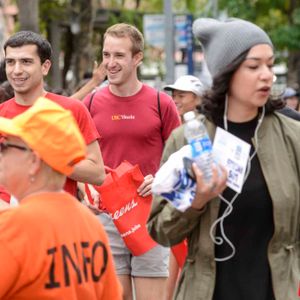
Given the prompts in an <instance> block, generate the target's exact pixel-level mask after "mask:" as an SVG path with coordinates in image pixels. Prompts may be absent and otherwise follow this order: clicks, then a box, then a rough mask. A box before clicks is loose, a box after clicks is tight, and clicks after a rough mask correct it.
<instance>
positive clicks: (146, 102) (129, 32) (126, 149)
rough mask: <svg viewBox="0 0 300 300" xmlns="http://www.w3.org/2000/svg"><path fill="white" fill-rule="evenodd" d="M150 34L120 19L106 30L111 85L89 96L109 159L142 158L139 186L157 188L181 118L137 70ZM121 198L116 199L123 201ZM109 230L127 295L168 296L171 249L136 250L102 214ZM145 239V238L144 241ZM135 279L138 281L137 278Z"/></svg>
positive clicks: (112, 162)
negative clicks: (167, 147) (154, 184)
mask: <svg viewBox="0 0 300 300" xmlns="http://www.w3.org/2000/svg"><path fill="white" fill-rule="evenodd" d="M143 46H144V39H143V36H142V34H141V33H140V32H139V30H138V29H137V28H135V27H134V26H131V25H129V24H123V23H121V24H115V25H113V26H111V27H109V28H108V29H107V31H106V33H105V35H104V44H103V52H102V55H103V62H102V64H103V65H104V68H105V70H106V74H107V78H108V81H109V85H108V86H107V87H104V88H102V89H100V90H97V92H96V93H95V94H94V97H93V98H92V97H91V95H89V96H87V97H86V98H85V99H84V103H85V104H86V106H87V107H89V110H90V113H91V115H92V117H93V120H94V121H95V124H96V127H97V129H98V132H100V133H101V138H100V140H99V142H100V145H101V150H102V154H103V159H104V162H105V165H106V166H108V167H110V168H116V167H117V166H119V165H120V163H122V161H124V160H126V161H129V162H130V163H131V164H133V165H135V164H138V165H139V167H140V169H141V171H142V173H143V175H144V176H145V177H144V182H143V183H142V184H141V185H140V186H139V188H138V189H137V192H138V194H139V196H141V197H147V196H148V195H150V194H151V185H152V181H153V176H154V174H155V173H156V171H157V170H158V168H159V164H160V159H161V154H162V151H163V147H164V142H165V141H166V140H167V138H168V137H169V135H170V133H171V132H172V130H173V129H174V128H176V127H177V126H178V125H179V124H180V120H179V115H178V113H177V110H176V106H175V104H174V102H173V100H172V98H171V97H169V96H168V95H167V94H165V93H161V92H160V93H159V94H158V92H157V90H156V89H154V88H152V87H150V86H148V85H146V84H143V83H142V82H141V81H140V80H139V79H138V76H137V69H138V66H139V65H140V64H141V62H142V59H143ZM118 200H119V199H115V202H118ZM100 219H101V222H102V223H103V224H104V226H105V230H106V232H107V233H108V236H109V239H110V244H111V247H112V252H113V256H114V261H115V266H116V270H117V274H118V276H119V279H120V281H121V283H122V286H123V291H124V296H123V299H124V300H129V299H132V298H133V295H132V294H133V293H132V291H133V289H134V292H135V296H136V298H137V299H148V300H153V299H155V300H156V299H163V298H164V293H165V290H166V278H167V276H168V255H169V249H167V248H164V247H162V246H160V245H156V246H155V247H153V248H152V249H150V250H149V251H147V252H146V253H144V254H142V255H139V256H134V255H132V253H131V252H130V250H129V249H128V248H127V247H126V245H125V244H124V242H123V240H122V237H121V235H120V233H119V232H118V231H117V229H116V227H115V226H114V223H113V220H112V218H111V217H110V216H109V215H107V214H104V213H102V214H100ZM140 243H143V241H140ZM132 282H133V284H132Z"/></svg>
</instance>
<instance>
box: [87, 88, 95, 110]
mask: <svg viewBox="0 0 300 300" xmlns="http://www.w3.org/2000/svg"><path fill="white" fill-rule="evenodd" d="M96 92H97V90H95V91H93V92H92V94H91V97H90V102H89V105H88V107H87V109H88V111H89V112H91V106H92V102H93V99H94V96H95V94H96Z"/></svg>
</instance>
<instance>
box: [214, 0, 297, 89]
mask: <svg viewBox="0 0 300 300" xmlns="http://www.w3.org/2000/svg"><path fill="white" fill-rule="evenodd" d="M219 8H220V10H224V11H226V12H227V14H228V15H229V16H230V17H238V18H244V19H247V20H250V21H252V22H254V23H256V24H258V25H259V26H261V27H262V28H264V29H265V30H266V31H267V32H268V33H269V34H270V36H271V38H272V41H273V43H274V46H275V48H276V50H277V51H278V54H279V55H278V56H279V60H285V61H286V62H287V67H288V74H287V82H288V84H295V83H296V84H298V86H300V1H299V0H260V1H254V0H253V1H249V0H219ZM286 53H288V55H286Z"/></svg>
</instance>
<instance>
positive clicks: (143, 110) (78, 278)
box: [0, 18, 300, 300]
mask: <svg viewBox="0 0 300 300" xmlns="http://www.w3.org/2000/svg"><path fill="white" fill-rule="evenodd" d="M193 33H194V36H195V38H197V39H198V40H199V41H200V43H201V45H202V48H203V52H204V57H205V60H206V63H207V66H208V69H209V71H210V74H211V76H212V85H211V86H210V87H205V86H204V85H203V84H202V83H201V81H200V80H199V79H198V78H197V77H195V76H192V75H184V76H181V77H179V78H178V79H177V80H176V81H175V82H174V84H170V85H166V86H165V87H164V90H165V91H169V92H170V93H171V94H170V95H168V94H167V93H165V92H163V91H158V90H156V89H155V88H153V87H150V86H149V85H147V84H145V83H143V82H142V81H141V80H140V79H139V77H138V67H139V66H140V64H141V63H142V61H143V55H144V39H143V35H142V34H141V32H140V31H139V30H138V29H137V28H136V27H135V26H133V25H129V24H125V23H118V24H115V25H113V26H111V27H109V28H108V29H107V30H106V32H105V34H104V37H103V50H102V62H101V64H99V65H98V64H97V63H95V65H94V70H93V74H92V76H91V77H90V78H89V79H87V80H85V81H84V83H83V85H82V86H79V88H78V90H77V91H75V92H74V94H73V95H72V96H71V97H67V96H63V95H58V94H55V93H53V92H50V91H48V90H47V88H46V85H45V81H44V78H45V76H46V75H47V74H48V72H49V70H50V67H51V55H52V49H51V45H50V43H49V42H48V41H47V40H46V39H45V38H44V37H42V36H41V35H39V34H36V33H34V32H31V31H19V32H17V33H15V34H14V35H12V36H11V37H10V38H9V39H8V40H7V41H6V42H5V44H4V53H5V60H4V64H2V68H1V70H2V72H1V81H3V83H2V84H3V86H2V84H1V86H0V94H1V102H2V103H1V104H0V136H1V140H0V210H1V211H0V246H1V247H0V276H1V278H2V281H1V283H0V298H1V299H7V300H8V299H105V300H118V299H123V300H133V299H136V300H158V299H159V300H160V299H161V300H171V299H177V300H179V299H185V300H186V299H191V300H194V299H195V300H196V299H199V300H224V299H226V300H227V299H230V300H241V299H245V300H296V299H299V293H300V286H299V285H300V282H299V280H300V190H299V189H300V186H299V180H300V178H299V177H300V151H299V149H300V142H299V141H300V140H299V137H298V136H299V134H300V123H299V122H298V121H297V117H298V114H299V115H300V113H299V112H298V109H299V99H298V98H297V97H298V93H297V91H296V90H295V89H293V88H290V87H288V88H287V89H286V90H285V92H284V94H283V95H279V96H278V97H277V98H274V97H273V96H272V94H271V91H272V84H273V81H274V80H273V79H274V74H273V71H272V67H273V65H274V62H275V49H274V46H273V44H272V41H271V40H270V38H269V36H268V35H267V33H266V32H265V31H263V30H262V29H261V28H260V27H258V26H256V25H255V24H253V23H251V22H248V21H245V20H241V19H228V20H225V21H219V20H215V19H210V18H199V19H197V20H196V21H195V22H194V24H193ZM3 70H4V72H3ZM2 78H3V79H2ZM9 89H10V90H9ZM2 95H3V96H2ZM291 110H292V111H293V114H291V113H290V111H291ZM190 111H194V112H195V113H196V114H197V118H198V119H199V120H201V121H202V122H203V123H204V124H205V126H206V128H207V131H208V134H209V137H210V139H211V140H212V141H214V140H215V141H218V142H220V143H222V144H224V145H225V144H226V143H227V144H230V145H235V144H237V149H236V150H235V151H236V152H235V153H234V155H235V156H242V158H241V163H242V164H244V165H245V168H244V169H245V172H244V173H242V172H240V173H241V174H240V175H238V176H240V178H241V181H240V186H239V187H240V189H239V190H238V191H235V190H233V189H232V188H231V187H229V185H228V180H229V177H228V168H227V166H226V165H222V163H220V161H219V160H216V161H215V162H214V164H213V165H212V166H211V169H212V177H211V178H210V179H209V180H208V181H207V180H204V176H203V171H202V170H201V168H200V167H199V166H197V164H196V163H193V165H192V170H193V173H194V175H195V191H194V193H193V199H192V200H191V203H190V206H188V207H187V208H186V209H184V210H178V209H177V208H176V207H175V206H174V205H172V203H171V202H170V201H169V200H168V198H167V197H166V195H164V194H162V195H159V196H157V195H156V196H153V198H151V196H152V184H153V180H154V177H155V174H156V172H157V171H158V170H159V168H160V166H162V165H164V164H165V163H166V162H168V160H169V158H170V157H172V155H173V154H175V153H178V151H180V150H181V149H182V148H183V147H185V146H186V145H187V144H188V142H187V140H186V138H185V136H184V131H185V126H186V124H185V123H184V118H183V115H184V114H185V113H187V112H190ZM294 119H296V120H294ZM299 119H300V118H299ZM299 119H298V120H299ZM220 131H221V132H222V136H221V135H220V134H219V132H220ZM233 141H234V142H233ZM244 144H247V145H249V153H247V155H241V151H244V148H243V147H244ZM232 147H233V146H232ZM243 153H244V152H243ZM124 161H127V162H129V163H130V164H132V165H138V166H139V169H140V171H141V172H142V174H143V179H142V181H141V184H140V185H139V186H138V187H137V190H136V195H138V196H139V197H140V198H141V199H142V201H143V199H144V201H146V202H147V201H148V202H149V201H152V202H151V203H148V206H149V207H151V211H150V212H149V215H145V214H143V215H142V218H144V220H143V221H144V223H145V224H146V223H147V228H146V231H145V232H146V234H147V238H149V239H151V241H152V242H153V243H152V244H151V247H149V248H148V249H147V251H144V252H143V253H142V254H139V255H134V254H133V253H132V252H133V251H132V249H131V248H130V247H128V245H127V244H126V243H125V241H124V238H125V236H126V235H130V234H133V233H134V232H135V231H138V230H139V229H140V227H141V226H140V227H138V226H137V227H135V228H132V229H131V230H130V231H129V232H127V233H126V234H121V233H120V231H119V228H118V227H117V226H116V220H118V219H120V218H122V216H124V215H125V214H126V213H128V212H129V211H131V210H132V211H134V212H135V214H138V211H139V210H138V204H137V203H136V202H135V199H134V198H133V199H131V200H130V203H129V204H126V205H125V207H122V208H120V209H119V208H118V211H117V212H115V213H111V212H110V211H109V210H108V208H106V207H104V206H103V203H102V198H101V193H99V187H103V189H102V190H104V189H105V186H106V185H107V184H108V180H117V179H118V176H119V175H118V174H117V172H116V171H115V170H117V168H118V167H119V166H120V165H121V164H122V163H123V162H124ZM105 169H106V170H110V172H112V173H111V176H110V177H108V176H106V175H105ZM183 171H184V170H182V172H183ZM182 172H179V173H177V174H178V175H177V176H178V178H177V184H176V185H174V187H173V188H174V191H175V192H176V188H177V187H178V183H180V182H181V181H182V180H184V179H183V177H182V176H181V175H179V174H185V173H184V172H183V173H182ZM287 179H288V180H287ZM133 181H134V179H133ZM128 184H131V183H127V186H128ZM120 185H121V184H120ZM119 188H120V189H122V186H120V187H119ZM125 192H126V191H124V193H125ZM121 194H122V193H121ZM149 199H152V200H149ZM120 200H121V199H114V202H115V203H118V202H119V201H120ZM149 209H150V208H149ZM138 225H139V224H138ZM143 226H144V227H146V225H143ZM144 229H145V228H144ZM143 243H145V241H144V240H142V239H141V240H136V241H135V245H133V247H135V246H136V247H137V248H138V247H139V246H140V245H142V244H143ZM139 244H140V245H139ZM179 245H180V247H181V248H180V249H181V250H180V251H178V249H179V248H177V247H178V246H179ZM170 249H171V251H170Z"/></svg>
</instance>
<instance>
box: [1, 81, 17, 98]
mask: <svg viewBox="0 0 300 300" xmlns="http://www.w3.org/2000/svg"><path fill="white" fill-rule="evenodd" d="M13 97H14V89H13V88H12V86H11V85H10V83H9V82H8V81H4V82H2V83H1V84H0V103H2V102H5V101H6V100H9V99H11V98H13Z"/></svg>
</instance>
